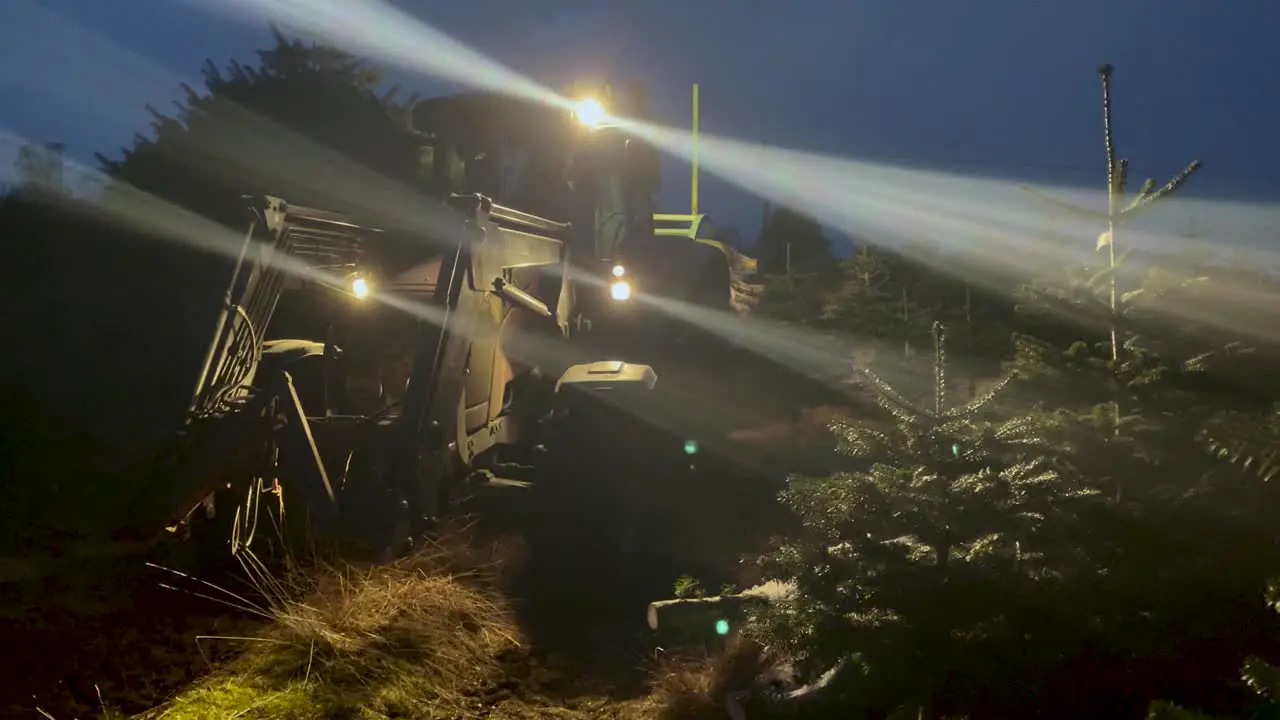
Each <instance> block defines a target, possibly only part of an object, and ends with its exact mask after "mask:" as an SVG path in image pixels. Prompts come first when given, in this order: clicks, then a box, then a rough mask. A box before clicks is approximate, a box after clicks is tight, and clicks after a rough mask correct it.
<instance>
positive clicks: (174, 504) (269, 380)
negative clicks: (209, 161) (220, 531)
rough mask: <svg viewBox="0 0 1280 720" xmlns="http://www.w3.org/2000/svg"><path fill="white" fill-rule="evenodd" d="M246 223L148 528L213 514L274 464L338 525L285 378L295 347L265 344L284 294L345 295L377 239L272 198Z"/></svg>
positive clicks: (341, 219)
mask: <svg viewBox="0 0 1280 720" xmlns="http://www.w3.org/2000/svg"><path fill="white" fill-rule="evenodd" d="M249 216H250V218H249V223H248V225H249V227H248V230H247V231H246V233H245V236H244V240H243V243H242V245H241V247H240V252H239V257H238V259H237V262H236V265H235V267H234V269H233V270H232V274H231V280H230V282H229V284H228V286H227V289H226V291H225V293H224V294H223V297H222V303H221V307H220V308H219V309H218V313H217V317H216V320H215V323H214V330H213V337H212V340H211V342H210V344H209V348H208V350H207V352H206V354H205V357H204V361H203V363H202V365H201V368H200V371H199V375H198V378H197V381H196V385H195V388H194V391H193V393H192V396H191V401H190V404H189V406H188V408H187V410H186V415H185V421H184V426H183V429H182V431H181V432H180V433H179V436H178V438H177V439H176V441H175V443H174V445H173V446H172V447H170V448H169V449H168V452H167V456H166V457H165V458H164V461H163V462H162V466H161V472H162V473H163V474H164V476H165V477H164V478H162V480H163V481H164V483H163V485H162V487H163V488H164V490H162V491H161V492H160V493H158V494H157V495H156V496H155V497H152V498H149V500H150V501H151V502H150V503H148V508H147V509H145V510H144V511H143V512H144V515H145V518H146V519H143V520H142V522H143V523H145V526H146V527H157V526H170V527H181V526H185V524H186V523H187V522H188V521H189V520H191V519H192V513H193V512H194V511H196V510H200V509H203V510H205V511H206V512H208V513H211V512H212V510H213V496H214V491H215V490H220V489H239V487H238V486H239V485H241V484H243V481H244V480H245V479H246V478H249V477H253V476H256V475H260V474H261V472H262V469H263V467H265V466H266V465H268V464H272V463H275V462H276V461H277V459H278V458H279V457H284V458H285V459H286V460H285V463H286V464H287V465H288V466H289V467H290V469H291V471H292V472H291V474H292V475H293V476H294V478H295V482H294V483H293V485H294V487H295V488H296V489H297V491H298V492H299V493H300V494H301V495H302V496H304V497H305V498H306V501H307V506H308V508H309V509H310V511H311V513H312V517H313V519H314V520H316V521H318V522H321V523H324V522H330V521H332V520H333V519H334V518H335V517H336V508H335V506H334V490H333V487H332V485H331V484H330V482H329V478H328V474H327V472H326V469H325V466H324V464H323V463H322V462H321V461H320V455H319V452H318V449H317V448H316V444H315V440H314V438H313V437H312V433H311V428H310V424H309V422H308V420H307V416H306V413H305V412H304V411H303V408H302V404H301V400H300V399H299V396H298V392H297V389H296V388H295V386H294V382H293V379H292V377H291V376H290V375H289V372H288V368H289V365H290V362H291V361H292V360H294V359H295V358H296V357H298V356H297V353H296V348H292V347H287V346H280V345H279V344H278V343H269V342H268V333H269V331H270V329H271V327H272V320H273V318H274V317H275V315H276V312H277V308H278V306H279V304H280V298H281V294H282V293H283V292H284V290H285V289H286V288H287V287H290V286H297V285H298V284H300V283H302V284H307V283H316V284H329V285H333V286H334V287H333V288H332V289H333V290H334V291H337V292H344V291H346V290H347V288H343V287H341V283H340V280H343V279H347V278H352V279H354V278H357V277H359V270H360V262H361V255H362V251H363V247H364V243H365V239H366V238H367V237H368V236H369V235H371V234H375V233H378V232H380V231H378V230H376V229H372V228H363V227H360V226H358V225H356V224H355V223H353V222H352V221H351V220H350V219H348V218H346V217H345V216H342V215H339V214H337V213H332V212H327V211H323V210H317V209H313V208H305V207H299V206H290V205H289V204H288V203H286V202H285V201H284V200H282V199H280V198H275V197H269V196H268V197H262V198H257V199H254V200H252V201H251V203H250V207H249ZM322 352H323V351H322ZM272 480H273V481H274V478H272ZM157 518H158V519H159V522H157Z"/></svg>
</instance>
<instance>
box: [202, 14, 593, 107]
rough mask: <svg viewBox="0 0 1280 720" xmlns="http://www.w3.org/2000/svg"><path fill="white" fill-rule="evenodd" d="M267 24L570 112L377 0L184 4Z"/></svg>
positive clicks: (529, 83)
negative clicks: (199, 5) (196, 5)
mask: <svg viewBox="0 0 1280 720" xmlns="http://www.w3.org/2000/svg"><path fill="white" fill-rule="evenodd" d="M188 1H189V2H200V3H201V4H203V5H204V6H205V7H206V8H207V9H209V10H210V11H212V12H216V13H231V14H233V15H236V16H239V17H242V18H243V17H248V18H253V19H255V20H259V21H261V20H266V21H269V22H272V23H275V24H277V25H279V26H280V27H282V28H284V29H288V30H293V31H296V32H300V33H304V34H308V35H311V36H315V37H318V38H321V39H323V40H325V41H327V42H329V43H331V44H333V45H336V46H338V47H342V48H344V49H347V50H348V51H349V52H351V53H353V54H356V55H359V56H362V57H366V58H369V59H376V60H379V61H381V62H384V63H386V64H388V65H391V66H394V67H398V68H400V69H402V70H407V71H410V72H414V73H418V74H423V75H431V76H434V77H438V78H441V79H444V80H447V81H451V82H454V83H457V84H459V85H462V86H465V87H469V88H474V89H479V90H487V91H491V92H499V93H503V94H507V95H513V96H516V97H520V98H524V99H526V100H532V101H535V102H541V103H547V104H551V105H557V106H561V107H566V108H567V107H569V105H568V103H567V101H565V100H564V99H562V98H561V97H560V96H559V95H558V94H557V93H555V92H553V91H551V90H549V89H548V88H545V87H543V86H541V85H540V84H538V83H537V82H534V81H533V80H531V79H529V78H527V77H524V76H523V75H521V74H520V73H518V72H515V71H514V70H512V69H511V68H509V67H507V66H505V65H503V64H502V63H499V62H497V61H495V60H493V59H491V58H489V57H488V56H486V55H484V54H483V53H481V52H478V51H476V50H474V49H472V48H470V47H468V46H466V45H465V44H463V43H461V42H459V41H457V40H455V39H453V38H451V37H449V36H448V35H447V34H445V33H443V32H440V31H439V30H436V29H435V28H433V27H431V26H430V25H428V24H426V23H424V22H422V21H421V20H419V19H417V18H415V17H414V16H412V15H410V14H409V13H406V12H405V11H403V10H400V9H399V8H396V7H394V6H392V5H391V4H389V3H386V2H380V1H379V0H188Z"/></svg>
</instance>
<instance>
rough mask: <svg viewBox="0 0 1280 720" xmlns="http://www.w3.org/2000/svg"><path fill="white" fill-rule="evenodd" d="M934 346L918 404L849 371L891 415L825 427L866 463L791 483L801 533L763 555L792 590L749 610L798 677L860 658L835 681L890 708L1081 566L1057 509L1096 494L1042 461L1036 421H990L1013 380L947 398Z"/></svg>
mask: <svg viewBox="0 0 1280 720" xmlns="http://www.w3.org/2000/svg"><path fill="white" fill-rule="evenodd" d="M933 340H934V357H933V393H932V397H931V398H930V399H929V400H928V401H927V402H921V403H917V402H913V401H912V400H910V399H908V398H907V397H904V395H903V394H902V393H900V392H899V391H898V390H896V389H894V388H893V387H891V386H890V385H889V384H888V383H886V382H885V381H883V380H882V379H881V378H880V377H879V376H877V375H876V374H875V373H873V372H871V371H869V370H862V371H861V372H860V374H861V377H862V379H863V381H864V382H865V386H866V387H867V389H869V390H870V391H871V393H873V395H874V397H875V399H876V401H877V403H878V404H879V407H880V408H881V409H883V411H884V412H885V413H886V414H887V415H888V416H889V417H890V418H891V420H892V422H891V423H889V424H888V427H887V428H886V427H882V426H880V425H879V424H870V423H867V424H864V423H855V422H851V421H842V422H838V423H836V424H834V425H833V427H832V431H833V432H834V433H835V434H836V436H837V440H838V442H839V448H840V451H841V452H842V453H844V454H846V455H849V456H852V457H855V458H859V459H862V460H864V461H865V462H866V463H867V464H868V465H869V467H868V468H867V469H866V470H864V471H861V472H843V473H837V474H835V475H832V476H830V477H824V478H815V477H792V478H790V479H789V481H788V487H787V489H786V490H785V491H784V493H783V498H782V499H783V502H784V503H785V504H786V505H787V506H788V507H789V508H790V509H791V510H792V511H794V512H795V513H796V514H797V515H798V516H799V519H800V522H801V523H802V525H803V527H804V533H803V535H802V536H800V537H792V538H787V539H785V540H780V541H777V542H776V544H775V547H774V549H773V550H772V551H771V552H770V553H768V554H767V555H765V556H764V557H763V558H762V559H761V564H762V566H763V568H764V569H765V571H766V575H767V576H768V577H770V578H771V579H776V580H780V581H783V582H790V583H794V585H795V587H796V588H797V590H798V592H797V593H796V595H795V597H794V599H792V600H789V601H786V602H783V603H781V604H777V605H774V606H772V607H769V608H765V609H763V610H761V611H760V612H759V614H758V615H757V616H756V617H755V618H754V619H753V621H754V624H753V628H755V630H756V632H758V633H759V634H760V636H761V637H762V638H763V639H765V640H766V641H767V642H769V643H771V644H773V645H774V646H775V647H777V648H778V649H781V650H784V651H786V652H787V653H788V654H790V655H792V656H794V657H797V658H798V659H799V660H800V662H801V665H802V667H803V668H805V669H806V670H807V671H809V672H810V673H820V672H822V671H823V670H825V669H827V668H828V667H831V666H832V665H834V664H836V663H837V662H838V661H840V660H841V659H847V658H850V657H856V663H857V666H858V667H859V669H860V672H859V673H855V674H854V675H853V678H854V686H851V687H850V688H847V690H849V691H851V692H853V693H854V694H855V695H858V696H860V697H861V702H863V703H866V704H870V705H872V706H875V707H881V708H886V709H887V708H889V707H895V706H899V705H901V704H903V703H908V702H914V703H916V704H917V705H919V706H921V707H923V706H926V705H930V704H931V703H932V701H933V699H934V698H936V697H939V696H940V695H941V694H942V693H943V692H944V690H947V689H948V688H950V689H951V690H954V686H955V685H956V684H957V683H960V682H961V681H960V680H959V679H958V673H959V672H960V670H959V669H960V668H967V669H966V670H965V671H964V672H978V671H976V670H975V669H974V665H979V664H981V661H980V660H979V654H980V652H981V651H980V650H978V649H977V648H979V647H983V646H984V645H985V646H986V648H987V650H988V651H990V650H991V648H990V644H991V643H1000V642H1005V641H1010V640H1009V638H1013V637H1017V638H1022V637H1023V634H1022V633H1021V632H1017V631H1007V634H1004V633H1005V632H1006V630H1002V629H1001V627H1000V626H1001V621H1000V620H998V619H999V618H1004V619H1005V620H1008V619H1010V618H1013V617H1016V616H1018V615H1019V613H1020V611H1019V610H1018V609H1017V608H1015V605H1017V604H1018V603H1022V602H1026V598H1027V597H1028V596H1030V595H1034V591H1035V588H1036V587H1037V586H1038V585H1039V584H1042V583H1046V582H1052V579H1054V578H1059V577H1061V576H1063V575H1069V574H1073V569H1074V568H1076V567H1078V566H1080V563H1081V558H1080V557H1079V552H1078V550H1077V548H1078V547H1079V543H1078V542H1076V541H1074V540H1072V539H1069V538H1067V537H1064V533H1069V532H1070V528H1071V523H1070V522H1069V521H1067V520H1066V518H1068V517H1070V516H1071V515H1072V509H1071V506H1072V504H1073V503H1077V502H1080V501H1082V500H1084V499H1087V498H1088V497H1089V496H1090V495H1091V494H1092V493H1091V492H1090V491H1088V490H1085V489H1082V488H1080V487H1079V486H1078V485H1077V484H1076V483H1075V482H1073V481H1072V480H1071V479H1070V478H1067V477H1063V476H1061V475H1060V474H1059V473H1058V472H1056V471H1055V470H1054V469H1053V467H1052V465H1051V463H1050V462H1049V458H1050V456H1051V454H1052V450H1053V449H1052V448H1051V447H1049V446H1048V445H1047V443H1046V442H1045V438H1044V436H1043V435H1042V433H1041V432H1040V428H1039V427H1038V426H1037V424H1036V423H1034V422H1033V421H1031V420H1030V419H1028V418H1025V417H1017V418H1013V419H1009V420H1003V421H1000V420H997V419H995V418H994V417H992V416H991V415H990V413H989V409H990V406H991V405H992V403H993V401H994V400H995V399H996V397H997V395H998V394H999V393H1000V392H1001V391H1002V389H1003V388H1004V387H1005V385H1006V384H1007V383H1008V382H1009V381H1010V379H1011V376H1010V377H1006V378H1004V379H1003V380H1001V381H1000V382H999V383H997V384H996V386H995V387H994V388H993V389H992V390H991V391H990V392H988V393H987V394H985V395H983V396H982V397H979V398H978V399H976V400H974V401H972V402H969V403H965V404H952V403H951V402H950V401H949V398H948V392H947V358H946V340H945V336H944V331H943V327H942V326H941V325H940V324H935V326H934V330H933ZM1013 642H1020V640H1018V641H1013Z"/></svg>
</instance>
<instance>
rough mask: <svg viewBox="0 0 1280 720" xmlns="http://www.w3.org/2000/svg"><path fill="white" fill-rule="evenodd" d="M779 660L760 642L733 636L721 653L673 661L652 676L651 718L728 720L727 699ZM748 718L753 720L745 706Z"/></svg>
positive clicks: (774, 665)
mask: <svg viewBox="0 0 1280 720" xmlns="http://www.w3.org/2000/svg"><path fill="white" fill-rule="evenodd" d="M778 665H779V658H778V657H776V656H775V655H773V654H772V653H770V652H768V651H767V650H766V649H765V648H764V647H762V646H761V645H760V644H759V643H756V642H753V641H750V640H746V639H743V638H741V637H735V638H733V639H732V640H730V642H729V644H728V645H727V646H726V647H725V649H724V651H723V652H720V653H717V654H714V655H711V656H709V657H705V658H697V659H690V658H676V659H671V660H668V661H666V662H664V663H663V664H662V666H661V667H660V668H659V670H658V672H657V673H656V674H655V676H654V682H653V694H652V697H651V698H650V700H651V703H652V707H653V708H654V715H653V717H655V718H657V719H658V720H727V719H728V718H730V717H731V716H730V715H729V712H728V710H727V709H726V700H727V699H728V698H729V696H730V695H731V694H733V693H735V692H739V691H743V690H747V689H748V688H750V687H751V686H752V685H753V683H754V681H755V679H756V678H758V677H759V676H760V675H762V674H766V673H768V672H769V671H770V670H772V669H774V668H776V667H778ZM747 714H748V716H749V717H756V715H755V714H752V713H751V711H750V706H749V704H748V705H747Z"/></svg>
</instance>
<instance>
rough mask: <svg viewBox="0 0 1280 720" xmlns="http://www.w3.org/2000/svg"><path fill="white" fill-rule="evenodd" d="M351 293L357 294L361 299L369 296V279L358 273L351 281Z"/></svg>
mask: <svg viewBox="0 0 1280 720" xmlns="http://www.w3.org/2000/svg"><path fill="white" fill-rule="evenodd" d="M351 294H352V295H355V296H356V297H357V298H358V299H360V300H363V299H365V298H367V297H369V281H368V280H367V279H366V278H364V277H361V276H359V275H357V276H356V277H355V278H354V279H353V280H352V281H351Z"/></svg>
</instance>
